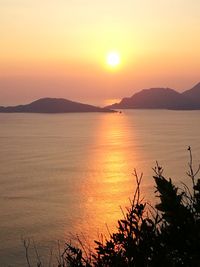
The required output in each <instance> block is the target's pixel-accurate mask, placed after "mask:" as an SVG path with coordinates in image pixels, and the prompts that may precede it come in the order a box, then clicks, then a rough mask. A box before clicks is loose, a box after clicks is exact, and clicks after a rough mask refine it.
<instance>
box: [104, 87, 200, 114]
mask: <svg viewBox="0 0 200 267" xmlns="http://www.w3.org/2000/svg"><path fill="white" fill-rule="evenodd" d="M107 108H113V109H174V110H193V109H200V83H199V84H197V85H196V86H194V87H193V88H192V89H190V90H187V91H185V92H183V93H179V92H177V91H175V90H173V89H170V88H150V89H144V90H142V91H140V92H138V93H136V94H134V95H133V96H131V97H126V98H123V99H122V100H121V101H120V102H119V103H115V104H113V105H110V106H107Z"/></svg>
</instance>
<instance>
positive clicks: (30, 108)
mask: <svg viewBox="0 0 200 267" xmlns="http://www.w3.org/2000/svg"><path fill="white" fill-rule="evenodd" d="M0 112H6V113H11V112H31V113H67V112H114V111H113V110H111V109H109V108H100V107H95V106H92V105H87V104H82V103H78V102H74V101H70V100H67V99H63V98H41V99H39V100H36V101H34V102H32V103H30V104H27V105H19V106H12V107H0Z"/></svg>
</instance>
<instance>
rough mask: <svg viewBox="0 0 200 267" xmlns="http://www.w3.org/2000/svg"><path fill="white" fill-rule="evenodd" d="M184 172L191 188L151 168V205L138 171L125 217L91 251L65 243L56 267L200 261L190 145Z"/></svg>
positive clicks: (199, 211)
mask: <svg viewBox="0 0 200 267" xmlns="http://www.w3.org/2000/svg"><path fill="white" fill-rule="evenodd" d="M188 151H189V155H190V161H189V171H188V173H187V174H188V176H189V177H190V179H191V184H192V185H191V188H192V189H191V190H190V189H189V188H188V187H187V186H186V185H185V184H183V188H182V189H181V188H178V187H176V186H175V185H174V184H173V183H172V181H171V179H166V178H165V177H164V176H163V169H162V167H160V166H159V165H158V164H157V166H156V167H155V168H154V172H155V175H154V180H155V184H156V192H155V193H156V196H157V197H159V200H160V202H159V204H157V205H156V206H155V208H153V207H151V206H149V205H147V203H145V202H144V201H143V200H141V198H140V184H141V178H142V176H140V177H138V175H137V173H136V171H134V176H135V178H136V184H137V188H136V191H135V194H134V197H133V200H132V202H131V206H130V208H127V210H126V214H124V218H123V219H121V220H119V221H118V231H117V232H116V233H112V234H110V237H109V238H108V239H106V240H105V243H104V242H103V241H95V244H96V248H95V251H94V252H91V251H86V249H85V246H84V244H82V243H81V242H80V248H77V247H75V246H73V245H72V244H69V243H68V244H66V247H65V250H64V252H63V254H62V257H61V258H62V260H61V261H60V263H59V267H66V266H71V267H75V266H85V267H93V266H98V267H103V266H119V267H122V266H133V267H143V266H144V267H147V266H148V267H152V266H154V267H162V266H163V267H165V266H167V267H169V266H172V267H173V266H188V267H189V266H191V267H194V266H200V179H197V178H196V177H197V175H198V172H199V168H198V169H197V171H194V170H193V162H192V153H191V148H190V147H189V148H188Z"/></svg>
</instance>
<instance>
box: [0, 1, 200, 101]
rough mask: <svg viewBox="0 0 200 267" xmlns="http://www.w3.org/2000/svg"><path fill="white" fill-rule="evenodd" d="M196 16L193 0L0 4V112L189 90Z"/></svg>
mask: <svg viewBox="0 0 200 267" xmlns="http://www.w3.org/2000/svg"><path fill="white" fill-rule="evenodd" d="M199 14H200V1H199V0H123V1H122V0H42V1H41V0H0V106H1V105H13V104H21V103H28V102H31V101H32V100H35V99H38V98H41V97H63V98H67V99H71V100H75V101H76V100H77V101H81V102H84V103H91V104H96V105H105V104H110V103H112V102H116V100H117V99H120V98H122V97H124V96H131V95H133V94H134V93H135V92H138V91H140V90H141V89H143V88H150V87H170V88H174V89H176V90H178V91H184V90H186V89H190V88H191V87H192V86H194V85H195V84H196V83H197V82H200V15H199ZM110 51H117V52H118V54H119V55H120V64H119V65H118V66H116V67H110V66H108V65H107V64H106V56H107V55H108V53H109V52H110Z"/></svg>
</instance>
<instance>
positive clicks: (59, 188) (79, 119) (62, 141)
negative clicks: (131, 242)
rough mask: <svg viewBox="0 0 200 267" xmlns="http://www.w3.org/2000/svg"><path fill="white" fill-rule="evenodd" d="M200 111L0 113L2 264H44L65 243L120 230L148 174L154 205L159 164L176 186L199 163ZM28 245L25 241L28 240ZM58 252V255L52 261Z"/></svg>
mask: <svg viewBox="0 0 200 267" xmlns="http://www.w3.org/2000/svg"><path fill="white" fill-rule="evenodd" d="M199 119H200V111H170V110H123V111H122V113H69V114H25V113H21V114H20V113H18V114H17V113H11V114H6V113H1V114H0V266H2V267H4V266H5V267H7V266H10V267H11V266H13V267H22V266H27V263H26V256H25V251H26V249H25V246H26V245H29V248H28V253H29V257H30V262H31V264H32V265H33V266H36V265H34V264H36V263H35V262H36V261H37V254H38V255H39V257H40V260H41V261H42V262H43V263H44V265H45V266H49V265H48V262H49V261H53V259H54V260H55V259H56V258H57V257H58V254H59V250H60V251H62V250H63V248H64V246H65V242H72V243H74V244H75V243H76V242H78V240H82V242H83V243H84V244H87V246H88V247H89V248H91V249H92V248H94V246H95V245H94V242H93V240H99V239H102V238H105V237H107V236H108V234H109V232H114V231H117V221H118V219H120V218H122V217H123V214H122V210H124V212H125V211H126V207H128V206H129V205H130V200H131V198H132V197H133V194H134V190H135V187H136V182H135V176H134V172H135V170H136V172H137V174H138V176H141V175H142V184H141V197H142V198H144V201H147V202H148V203H149V202H150V203H151V204H152V205H155V203H156V202H158V201H159V198H158V197H156V194H157V193H155V191H156V190H155V183H154V179H153V176H154V170H153V168H154V167H155V166H156V162H158V164H159V165H160V166H162V167H163V169H164V176H165V177H166V178H171V179H172V180H173V181H174V183H175V184H176V185H177V186H180V187H181V186H182V182H184V183H186V184H187V185H188V186H190V185H191V181H190V178H189V177H188V176H187V174H186V172H187V170H188V162H189V152H188V146H191V148H192V154H193V164H194V169H195V168H197V167H198V164H199V163H200V124H199ZM24 245H25V246H24ZM52 258H53V259H52Z"/></svg>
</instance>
